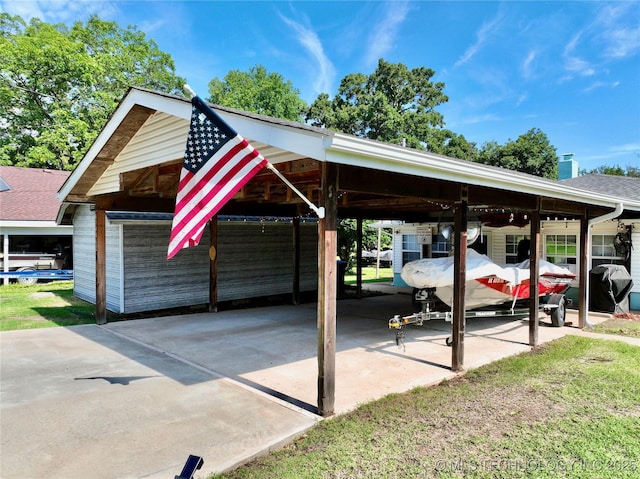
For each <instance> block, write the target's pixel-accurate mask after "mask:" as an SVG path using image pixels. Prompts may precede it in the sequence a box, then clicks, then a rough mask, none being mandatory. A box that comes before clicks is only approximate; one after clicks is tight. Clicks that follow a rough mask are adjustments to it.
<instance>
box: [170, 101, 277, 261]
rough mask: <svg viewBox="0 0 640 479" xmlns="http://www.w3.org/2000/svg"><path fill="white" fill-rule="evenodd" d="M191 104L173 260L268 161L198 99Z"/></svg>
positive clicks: (172, 243) (175, 218)
mask: <svg viewBox="0 0 640 479" xmlns="http://www.w3.org/2000/svg"><path fill="white" fill-rule="evenodd" d="M191 103H192V105H193V107H192V111H191V126H190V128H189V135H188V136H187V145H186V149H185V152H184V162H183V163H182V171H181V172H180V183H179V184H178V195H177V197H176V209H175V213H174V215H173V225H172V226H171V238H170V240H169V250H168V253H167V259H171V258H172V257H173V256H175V254H176V253H177V252H178V251H180V250H181V249H182V248H188V247H190V246H195V245H197V244H198V243H199V242H200V238H201V237H202V233H203V232H204V228H205V226H206V224H207V221H209V219H210V218H211V217H213V216H214V215H215V214H216V213H217V212H218V210H220V208H222V207H223V206H224V204H225V203H226V202H227V201H228V200H229V199H230V198H231V197H232V196H233V195H234V194H236V192H238V190H240V189H241V188H242V187H243V186H244V185H245V184H246V183H247V182H248V181H249V180H250V179H251V177H252V176H253V175H255V174H256V173H257V172H258V171H260V170H261V169H262V168H263V167H264V166H266V165H267V163H268V162H267V160H266V159H265V158H264V157H263V156H262V155H261V154H260V153H259V152H258V151H257V150H256V149H255V148H253V147H252V146H251V145H250V144H249V143H248V142H247V140H245V139H244V138H242V136H240V135H239V134H238V133H236V131H235V130H233V128H231V127H230V126H229V125H227V124H226V123H225V122H224V120H223V119H222V118H220V117H219V116H218V115H217V114H216V112H214V111H213V110H212V109H211V108H209V106H208V105H207V104H206V103H204V102H203V101H202V100H201V99H200V98H199V97H198V96H195V97H193V99H192V100H191Z"/></svg>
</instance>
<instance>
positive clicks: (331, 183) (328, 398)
mask: <svg viewBox="0 0 640 479" xmlns="http://www.w3.org/2000/svg"><path fill="white" fill-rule="evenodd" d="M320 167H321V197H322V204H321V206H324V208H325V217H324V218H323V219H319V220H318V413H319V414H320V415H321V416H330V415H332V414H333V412H334V403H335V370H336V364H335V361H336V298H337V261H336V258H337V252H338V246H337V219H336V213H337V197H338V195H337V183H338V178H337V176H338V174H337V166H336V165H334V164H332V163H321V165H320Z"/></svg>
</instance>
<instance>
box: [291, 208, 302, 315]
mask: <svg viewBox="0 0 640 479" xmlns="http://www.w3.org/2000/svg"><path fill="white" fill-rule="evenodd" d="M291 289H292V291H291V303H292V304H294V305H298V304H300V217H299V216H294V218H293V284H292V285H291Z"/></svg>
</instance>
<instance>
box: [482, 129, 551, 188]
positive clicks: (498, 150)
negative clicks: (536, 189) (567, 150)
mask: <svg viewBox="0 0 640 479" xmlns="http://www.w3.org/2000/svg"><path fill="white" fill-rule="evenodd" d="M477 161H478V162H479V163H484V164H486V165H493V166H499V167H502V168H507V169H510V170H517V171H521V172H523V173H528V174H530V175H535V176H541V177H544V178H550V179H557V178H558V155H557V153H556V148H555V147H554V146H553V145H551V143H549V138H548V137H547V135H545V134H544V133H543V132H542V131H541V130H539V129H537V128H532V129H531V130H529V131H528V132H527V133H525V134H523V135H520V136H519V137H518V139H517V140H515V141H513V140H509V141H508V142H507V143H505V144H504V145H502V146H501V145H499V144H497V143H496V142H494V141H492V142H488V143H485V144H484V145H482V147H481V148H480V151H479V152H478V156H477Z"/></svg>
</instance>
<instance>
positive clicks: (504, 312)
mask: <svg viewBox="0 0 640 479" xmlns="http://www.w3.org/2000/svg"><path fill="white" fill-rule="evenodd" d="M435 291H436V288H416V289H414V291H413V299H414V303H419V304H420V311H419V312H417V313H413V314H410V315H408V316H401V315H399V314H396V315H395V316H394V317H393V318H391V319H390V320H389V329H395V330H396V344H397V345H398V347H401V348H403V349H404V348H405V345H404V338H405V335H406V327H407V326H408V325H415V326H422V325H423V324H424V322H425V321H430V320H432V319H444V320H445V321H446V322H448V323H452V322H453V312H452V311H437V310H436V309H435V308H436V296H435ZM568 302H569V301H568V300H567V299H566V298H565V295H564V294H550V295H546V296H541V297H540V308H539V311H540V312H543V313H545V314H547V315H549V316H550V317H551V324H552V325H553V326H555V327H561V326H564V320H565V316H566V305H567V303H568ZM516 304H517V300H516V299H515V298H514V300H513V301H512V302H511V303H510V304H508V303H507V305H506V307H504V308H497V309H473V310H468V311H465V315H464V318H465V320H467V319H472V318H488V317H511V318H516V317H526V316H528V315H529V308H528V307H518V308H517V307H516ZM445 343H446V345H447V346H451V336H449V337H447V339H446V340H445Z"/></svg>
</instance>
